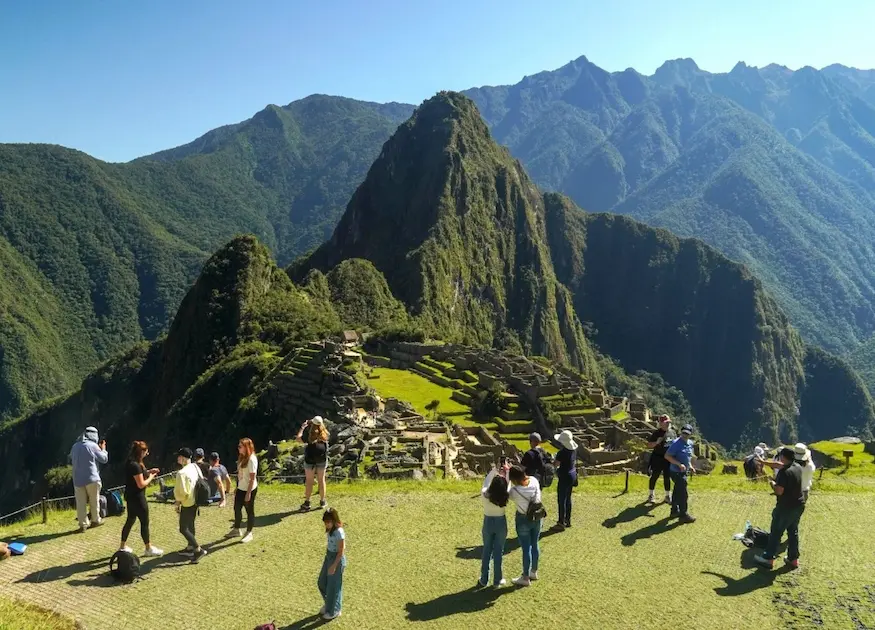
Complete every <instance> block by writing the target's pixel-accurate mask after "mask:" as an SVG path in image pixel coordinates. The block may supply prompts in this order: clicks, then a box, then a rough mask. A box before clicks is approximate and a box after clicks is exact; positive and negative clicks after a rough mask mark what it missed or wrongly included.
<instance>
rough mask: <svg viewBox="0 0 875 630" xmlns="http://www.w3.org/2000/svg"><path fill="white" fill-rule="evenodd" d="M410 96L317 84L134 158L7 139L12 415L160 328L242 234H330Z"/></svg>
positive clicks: (3, 212)
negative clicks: (370, 95) (369, 97)
mask: <svg viewBox="0 0 875 630" xmlns="http://www.w3.org/2000/svg"><path fill="white" fill-rule="evenodd" d="M410 109H411V108H409V107H406V106H403V105H377V104H371V103H361V102H357V101H352V100H349V99H342V98H334V97H321V96H313V97H309V98H307V99H303V100H301V101H297V102H295V103H292V104H291V105H289V106H288V107H275V106H270V107H268V108H266V109H265V110H264V111H262V112H260V113H259V114H257V115H256V116H255V117H253V118H252V119H251V120H248V121H245V122H243V123H240V124H238V125H232V126H229V127H223V128H221V129H217V130H215V131H213V132H210V133H208V134H207V135H206V136H204V137H203V138H201V139H199V140H196V141H195V142H193V143H191V144H190V145H186V146H183V147H179V148H177V149H172V150H170V151H166V152H163V153H160V154H156V155H154V156H150V157H148V158H143V159H141V160H137V161H134V162H132V163H129V164H107V163H104V162H100V161H98V160H95V159H93V158H90V157H88V156H87V155H84V154H82V153H80V152H77V151H71V150H68V149H63V148H61V147H52V146H42V145H0V421H2V419H4V418H9V417H14V416H16V415H18V414H19V413H21V412H22V411H23V410H24V409H26V408H28V407H29V406H31V405H33V404H34V403H36V402H38V401H40V400H42V399H44V398H47V397H50V396H55V395H58V394H63V393H66V392H69V391H71V390H73V389H75V388H76V387H77V385H78V383H79V382H80V381H81V379H82V378H83V377H84V376H85V375H86V374H87V373H88V372H89V371H90V370H92V369H94V368H95V367H96V366H97V365H98V364H99V363H100V362H102V361H104V360H106V359H108V358H109V357H112V356H115V355H117V354H119V353H120V352H121V351H122V350H123V349H125V348H127V347H128V346H129V345H130V344H131V343H133V342H135V341H138V340H140V339H147V340H152V339H155V338H156V337H157V336H158V335H159V333H161V332H162V331H163V330H166V327H167V325H168V323H169V321H170V318H171V316H172V314H173V313H174V312H175V310H176V308H177V306H178V305H179V303H180V300H181V299H182V297H183V295H184V294H185V292H186V290H187V289H188V287H189V286H190V285H191V282H192V281H193V280H194V278H195V276H196V274H197V270H198V269H199V267H200V265H201V264H202V263H203V261H204V260H206V258H207V257H208V256H209V252H211V251H213V250H214V249H215V248H217V247H218V246H219V245H220V244H221V243H223V242H225V241H227V240H228V239H229V238H231V237H232V236H234V235H235V234H239V233H253V234H256V235H258V237H259V238H260V239H262V240H263V241H264V242H265V243H267V244H268V245H269V246H270V247H271V249H272V250H273V251H274V252H275V254H276V255H277V256H278V257H279V260H280V261H281V262H283V263H287V262H288V261H290V260H292V259H293V258H295V257H296V256H298V255H300V254H302V253H304V252H305V251H307V250H309V249H312V248H314V247H315V246H316V245H318V244H319V243H321V242H322V241H324V240H325V238H327V237H328V235H329V234H330V231H331V229H333V227H334V225H335V223H336V220H337V217H338V216H339V214H340V213H341V212H342V210H343V206H344V205H345V204H346V202H347V201H348V200H349V196H350V195H351V194H352V191H353V190H354V188H355V186H357V185H358V184H359V183H360V181H361V179H362V178H363V177H364V175H365V173H366V171H367V168H368V166H369V165H370V163H371V162H372V161H373V159H374V158H375V157H376V155H377V154H378V153H379V150H380V146H381V144H382V143H383V141H384V140H385V139H386V137H388V135H389V134H390V133H391V131H392V130H393V129H394V128H395V126H397V122H398V121H400V120H401V119H402V118H403V117H405V116H406V115H407V114H409V111H410Z"/></svg>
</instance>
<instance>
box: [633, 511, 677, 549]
mask: <svg viewBox="0 0 875 630" xmlns="http://www.w3.org/2000/svg"><path fill="white" fill-rule="evenodd" d="M681 525H682V523H681V521H680V520H674V521H672V520H671V519H670V518H667V517H666V518H664V519H662V520H659V521H657V522H655V523H653V524H652V525H648V526H647V527H642V528H641V529H639V530H636V531H634V532H632V533H631V534H626V535H625V536H623V537H622V538H621V539H620V542H622V543H623V546H625V547H631V546H632V545H634V544H635V543H636V542H638V541H639V540H644V539H646V538H652V537H653V536H657V535H659V534H664V533H666V532H670V531H671V530H673V529H676V528H678V527H680V526H681Z"/></svg>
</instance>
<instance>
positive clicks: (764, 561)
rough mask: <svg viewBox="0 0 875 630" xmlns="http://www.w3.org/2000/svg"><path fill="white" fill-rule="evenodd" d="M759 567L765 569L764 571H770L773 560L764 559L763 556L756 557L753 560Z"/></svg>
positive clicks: (773, 564)
mask: <svg viewBox="0 0 875 630" xmlns="http://www.w3.org/2000/svg"><path fill="white" fill-rule="evenodd" d="M753 561H754V562H756V563H757V564H758V565H760V566H761V567H765V568H766V569H772V568H774V566H775V559H774V558H766V557H765V556H756V557H754V559H753Z"/></svg>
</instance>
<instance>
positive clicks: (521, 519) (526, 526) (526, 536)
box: [508, 466, 543, 586]
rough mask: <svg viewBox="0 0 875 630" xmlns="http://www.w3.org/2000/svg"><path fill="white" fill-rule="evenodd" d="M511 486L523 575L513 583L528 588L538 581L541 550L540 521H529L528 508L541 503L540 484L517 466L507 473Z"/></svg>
mask: <svg viewBox="0 0 875 630" xmlns="http://www.w3.org/2000/svg"><path fill="white" fill-rule="evenodd" d="M508 477H509V478H510V482H511V484H512V486H513V487H512V488H511V490H510V499H511V501H513V502H514V503H515V504H516V535H517V538H518V539H519V541H520V548H521V549H522V552H523V574H522V575H521V576H519V577H518V578H516V579H515V580H514V581H513V583H514V584H516V585H517V586H529V585H530V584H531V583H532V580H537V579H538V560H539V558H540V555H541V549H540V546H539V544H538V540H539V539H540V537H541V521H542V520H543V519H540V518H538V519H535V520H529V518H528V512H529V506H530V505H532V504H540V503H541V484H540V483H538V480H537V479H535V478H534V477H529V476H528V475H526V471H525V470H523V469H522V468H521V467H519V466H513V467H512V468H511V469H510V471H509V472H508Z"/></svg>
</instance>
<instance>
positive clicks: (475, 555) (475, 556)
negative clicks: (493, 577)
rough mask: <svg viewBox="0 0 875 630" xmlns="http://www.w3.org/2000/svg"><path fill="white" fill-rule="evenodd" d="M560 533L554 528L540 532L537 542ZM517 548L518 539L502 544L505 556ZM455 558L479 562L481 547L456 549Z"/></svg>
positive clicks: (481, 553)
mask: <svg viewBox="0 0 875 630" xmlns="http://www.w3.org/2000/svg"><path fill="white" fill-rule="evenodd" d="M561 531H562V530H560V529H557V528H556V527H555V526H554V527H551V528H550V529H546V530H543V531H541V536H540V537H539V538H538V540H544V539H545V538H549V537H550V536H555V535H556V534H559V533H561ZM519 548H520V541H519V538H509V539H508V540H507V542H505V543H504V553H505V554H508V553H511V552H513V551H516V550H517V549H519ZM456 557H457V558H461V559H462V560H480V559H481V558H482V557H483V545H476V546H474V547H456Z"/></svg>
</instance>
